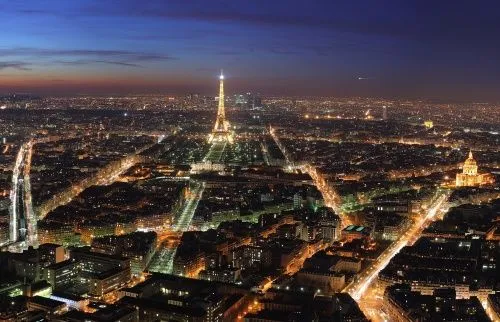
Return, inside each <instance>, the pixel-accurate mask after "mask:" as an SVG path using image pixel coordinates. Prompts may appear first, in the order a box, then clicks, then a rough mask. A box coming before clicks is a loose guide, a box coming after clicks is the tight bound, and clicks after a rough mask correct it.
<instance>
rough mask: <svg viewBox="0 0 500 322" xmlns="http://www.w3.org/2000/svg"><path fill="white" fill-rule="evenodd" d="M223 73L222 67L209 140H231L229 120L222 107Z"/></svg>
mask: <svg viewBox="0 0 500 322" xmlns="http://www.w3.org/2000/svg"><path fill="white" fill-rule="evenodd" d="M224 101H225V98H224V74H223V73H222V69H221V71H220V76H219V107H218V109H217V118H216V120H215V126H214V129H213V131H212V134H211V135H210V138H209V141H214V140H216V141H228V142H232V136H231V133H230V131H229V122H228V121H227V120H226V110H225V107H224Z"/></svg>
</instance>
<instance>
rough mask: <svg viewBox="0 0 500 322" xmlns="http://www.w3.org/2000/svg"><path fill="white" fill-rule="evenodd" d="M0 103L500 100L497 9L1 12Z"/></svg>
mask: <svg viewBox="0 0 500 322" xmlns="http://www.w3.org/2000/svg"><path fill="white" fill-rule="evenodd" d="M0 21H1V27H0V35H1V37H0V92H12V91H24V92H35V93H42V94H57V95H60V94H73V93H103V94H104V93H127V92H133V93H186V92H201V93H206V94H210V93H212V94H213V92H214V90H215V91H216V84H214V83H215V82H216V75H217V73H218V70H219V69H220V68H223V69H224V70H225V74H226V76H227V80H228V83H227V86H226V87H227V89H228V91H230V92H237V91H244V90H252V91H259V92H261V93H263V94H265V95H331V96H382V97H411V98H413V97H421V98H442V99H454V100H455V99H456V100H462V99H475V100H481V101H487V100H500V2H498V1H452V0H444V1H437V0H436V1H426V0H421V1H409V0H408V1H406V0H405V1H403V0H399V1H396V0H394V1H388V0H365V1H363V0H358V1H356V0H351V1H334V0H330V1H299V0H288V1H278V0H274V1H273V0H267V1H263V0H252V1H251V0H247V1H243V0H241V1H239V0H232V1H217V0H206V1H195V0H193V1H189V0H184V1H182V0H172V1H169V0H164V1H154V0H151V1H149V0H143V1H131V0H120V1H118V0H97V1H92V0H88V1H83V0H64V1H62V0H61V1H51V0H44V1H42V0H40V1H38V0H31V1H29V0H18V1H7V0H1V1H0Z"/></svg>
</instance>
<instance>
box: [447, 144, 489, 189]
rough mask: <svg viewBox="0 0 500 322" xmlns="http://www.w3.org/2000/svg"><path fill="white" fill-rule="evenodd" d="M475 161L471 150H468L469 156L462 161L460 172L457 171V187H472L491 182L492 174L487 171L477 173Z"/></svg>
mask: <svg viewBox="0 0 500 322" xmlns="http://www.w3.org/2000/svg"><path fill="white" fill-rule="evenodd" d="M477 168H478V167H477V162H476V160H474V156H473V155H472V151H470V152H469V157H468V158H467V160H465V162H464V166H463V169H462V173H457V178H456V186H457V187H473V186H479V185H483V184H489V183H493V176H492V175H491V174H489V173H478V172H477Z"/></svg>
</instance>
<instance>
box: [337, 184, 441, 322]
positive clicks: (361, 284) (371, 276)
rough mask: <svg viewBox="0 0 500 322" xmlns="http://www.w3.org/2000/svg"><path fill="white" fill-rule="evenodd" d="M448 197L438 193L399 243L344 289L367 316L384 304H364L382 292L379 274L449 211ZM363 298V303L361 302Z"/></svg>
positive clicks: (390, 247)
mask: <svg viewBox="0 0 500 322" xmlns="http://www.w3.org/2000/svg"><path fill="white" fill-rule="evenodd" d="M448 196H449V191H445V190H439V191H438V192H437V193H436V197H435V198H434V201H433V202H432V204H431V206H430V207H428V210H427V212H426V213H425V214H423V215H421V216H420V217H419V218H418V219H416V220H415V221H414V222H413V223H412V224H411V226H410V227H409V228H408V229H407V231H406V232H404V233H403V234H402V235H401V236H400V238H399V239H398V240H397V241H395V242H394V243H392V244H391V246H389V247H388V248H387V249H386V250H385V251H384V252H383V253H382V254H381V255H380V256H379V257H378V258H377V259H376V260H375V261H373V263H372V264H371V265H370V266H369V267H368V268H367V269H365V270H364V271H363V272H362V273H361V274H359V275H357V277H356V279H355V281H354V282H353V283H352V284H350V285H349V286H348V287H347V288H346V289H344V292H347V293H349V294H350V295H351V296H352V297H353V298H354V299H355V300H356V301H358V302H359V303H360V304H361V308H362V309H364V312H365V314H367V316H369V317H371V315H372V314H370V313H373V312H377V309H378V305H380V306H381V305H382V304H383V303H378V304H377V307H375V308H373V307H370V305H367V304H369V303H368V302H367V303H364V300H365V296H366V298H367V299H368V300H373V297H372V296H370V295H372V294H379V293H380V290H378V289H377V286H376V285H375V283H374V281H375V278H376V277H377V275H378V273H379V272H380V271H381V270H382V269H384V267H386V266H387V264H389V262H390V260H391V259H392V258H393V257H394V256H395V255H396V254H397V253H398V252H399V251H400V250H401V249H402V248H403V247H405V246H406V245H408V244H411V243H412V242H413V241H415V240H416V239H418V237H419V236H420V235H421V233H422V231H423V230H424V229H425V227H426V226H427V224H428V223H429V222H431V221H433V220H435V219H436V217H437V216H438V215H439V214H441V213H444V212H446V211H447V209H448V207H449V206H448V205H447V204H446V200H447V199H448ZM377 292H378V293H377ZM379 295H380V294H379ZM370 297H371V298H370ZM361 298H363V300H362V301H360V299H361ZM380 301H381V300H380ZM363 303H364V305H363ZM372 306H373V305H372Z"/></svg>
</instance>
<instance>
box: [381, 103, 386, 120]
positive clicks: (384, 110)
mask: <svg viewBox="0 0 500 322" xmlns="http://www.w3.org/2000/svg"><path fill="white" fill-rule="evenodd" d="M382 119H383V120H387V106H385V105H384V106H382Z"/></svg>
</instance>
